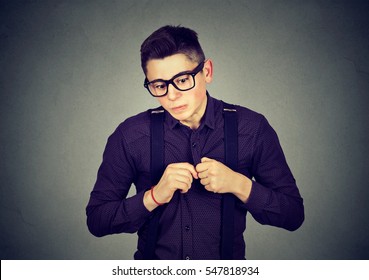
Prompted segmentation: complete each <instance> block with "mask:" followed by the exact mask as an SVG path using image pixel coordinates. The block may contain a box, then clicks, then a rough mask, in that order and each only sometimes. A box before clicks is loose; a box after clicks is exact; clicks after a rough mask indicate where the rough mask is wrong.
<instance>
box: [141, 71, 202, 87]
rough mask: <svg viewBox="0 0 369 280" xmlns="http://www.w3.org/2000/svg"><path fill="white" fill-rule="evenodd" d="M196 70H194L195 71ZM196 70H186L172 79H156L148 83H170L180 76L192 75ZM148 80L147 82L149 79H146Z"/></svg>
mask: <svg viewBox="0 0 369 280" xmlns="http://www.w3.org/2000/svg"><path fill="white" fill-rule="evenodd" d="M196 68H197V67H196ZM196 68H195V69H196ZM195 69H194V70H195ZM194 70H186V71H182V72H179V73H177V74H175V75H174V76H173V77H172V78H170V79H169V80H164V79H155V80H152V81H148V82H149V83H156V82H168V81H170V80H172V79H174V78H176V77H178V76H181V75H185V74H189V73H192V72H193V71H194ZM146 80H147V78H146Z"/></svg>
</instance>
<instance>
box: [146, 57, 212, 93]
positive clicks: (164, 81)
mask: <svg viewBox="0 0 369 280" xmlns="http://www.w3.org/2000/svg"><path fill="white" fill-rule="evenodd" d="M205 62H206V60H204V61H202V62H200V63H199V65H197V66H196V67H195V69H193V70H192V71H183V72H180V73H178V74H176V75H174V76H173V77H172V78H171V79H170V80H163V79H156V80H153V81H151V82H149V81H148V80H147V78H145V81H144V87H145V88H146V89H147V90H148V92H149V93H150V94H151V95H152V96H153V97H163V96H166V95H167V94H168V89H169V85H170V84H171V85H173V86H174V88H176V89H177V90H179V91H188V90H191V89H193V88H194V87H195V86H196V79H195V76H196V75H197V74H198V73H199V72H200V71H202V69H204V65H205ZM182 75H190V76H192V79H193V86H192V87H190V88H188V89H180V88H178V86H177V85H176V84H175V83H174V80H175V79H176V78H178V77H180V76H182ZM156 82H163V83H165V85H166V87H167V91H166V92H165V93H164V94H163V95H154V94H153V93H151V91H150V89H149V85H150V84H151V83H156Z"/></svg>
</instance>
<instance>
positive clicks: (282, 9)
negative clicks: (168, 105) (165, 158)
mask: <svg viewBox="0 0 369 280" xmlns="http://www.w3.org/2000/svg"><path fill="white" fill-rule="evenodd" d="M367 3H368V1H339V0H337V1H318V0H316V1H257V0H255V1H199V0H195V1H193V0H190V1H168V2H167V1H23V2H20V1H5V2H4V1H1V4H0V5H1V6H0V8H1V9H0V16H1V17H0V19H1V22H0V40H1V43H0V50H1V56H0V71H1V72H0V92H1V95H0V106H1V107H0V121H1V134H0V140H1V150H0V152H1V155H0V162H1V164H0V185H1V196H0V205H1V207H0V223H1V232H0V257H1V259H131V258H132V255H133V252H134V249H135V246H136V235H135V234H133V235H130V234H120V235H113V236H107V237H103V238H96V237H93V236H92V235H91V234H90V233H89V232H88V230H87V227H86V217H85V206H86V204H87V202H88V198H89V193H90V191H91V190H92V187H93V184H94V182H95V179H96V172H97V169H98V167H99V165H100V162H101V156H102V152H103V149H104V147H105V143H106V139H107V137H108V136H109V135H110V134H111V133H112V132H113V130H114V129H115V127H116V126H117V125H118V124H119V123H120V122H121V121H123V120H124V119H125V118H127V117H129V116H131V115H134V114H136V113H139V112H141V111H143V110H146V109H147V108H149V107H154V106H156V105H157V103H156V101H155V100H154V99H153V98H151V97H150V96H149V95H148V93H147V92H146V91H145V89H144V88H143V86H142V82H143V78H144V76H143V74H142V72H141V69H140V61H139V48H140V45H141V43H142V41H143V40H144V39H145V38H146V37H147V36H148V35H149V34H150V33H151V32H153V31H154V30H155V29H157V28H159V27H161V26H162V25H165V24H175V25H177V24H182V25H184V26H188V27H191V28H193V29H195V30H196V31H197V32H198V33H199V38H200V43H201V44H202V46H203V48H204V50H205V54H206V56H207V57H209V58H212V59H213V61H214V68H215V70H214V71H215V76H214V82H213V83H212V84H211V85H210V87H209V91H210V93H211V94H212V95H213V96H214V97H216V98H220V99H223V100H225V101H228V102H231V103H237V104H241V105H244V106H246V107H249V108H250V109H253V110H255V111H258V112H260V113H262V114H264V115H265V116H266V117H267V118H268V120H269V121H270V123H271V124H272V126H273V127H274V128H275V129H276V131H277V132H278V135H279V137H280V141H281V144H282V146H283V149H284V151H285V154H286V157H287V160H288V163H289V165H290V167H291V169H292V171H293V173H294V175H295V177H296V180H297V183H298V186H299V188H300V191H301V194H302V196H303V198H304V204H305V209H306V220H305V223H304V224H303V226H302V227H301V228H300V229H299V230H298V231H296V232H292V233H291V232H287V231H285V230H281V229H278V228H273V227H269V226H262V225H259V224H257V223H256V222H255V221H254V220H253V219H252V217H251V216H248V217H249V218H248V224H247V226H248V229H247V233H246V234H245V237H246V241H247V257H248V258H250V259H368V258H369V237H368V236H369V235H368V232H369V204H368V203H369V190H368V187H369V184H368V178H367V174H368V172H367V169H368V167H369V164H368V155H369V153H368V143H369V133H368V128H369V125H368V124H369V115H368V110H367V106H368V99H369V98H368V89H369V32H368V28H369V22H368V19H369V7H368V4H367Z"/></svg>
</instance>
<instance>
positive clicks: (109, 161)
mask: <svg viewBox="0 0 369 280" xmlns="http://www.w3.org/2000/svg"><path fill="white" fill-rule="evenodd" d="M135 175H136V174H135V169H134V164H133V161H132V159H131V157H130V156H129V154H128V152H127V149H126V145H125V142H124V138H123V136H122V134H121V132H120V131H119V129H117V130H116V131H115V132H114V133H113V134H112V135H111V136H110V137H109V139H108V142H107V144H106V147H105V151H104V155H103V161H102V163H101V166H100V168H99V170H98V174H97V180H96V183H95V186H94V188H93V191H92V192H91V195H90V200H89V202H88V205H87V207H86V214H87V225H88V228H89V230H90V232H91V233H92V234H93V235H95V236H98V237H100V236H104V235H108V234H113V233H121V232H129V233H132V232H136V231H137V230H138V229H139V228H140V227H141V226H142V225H143V223H144V222H145V221H146V219H147V218H148V217H149V216H150V212H149V211H148V210H147V209H146V207H145V206H144V204H143V196H144V191H142V192H139V193H137V194H136V195H134V196H132V197H130V198H126V197H127V194H128V191H129V189H130V187H131V185H132V182H133V179H134V177H135Z"/></svg>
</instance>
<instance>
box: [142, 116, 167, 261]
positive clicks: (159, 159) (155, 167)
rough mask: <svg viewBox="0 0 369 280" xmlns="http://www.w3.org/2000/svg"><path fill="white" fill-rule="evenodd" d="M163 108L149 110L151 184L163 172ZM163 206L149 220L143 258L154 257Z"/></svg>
mask: <svg viewBox="0 0 369 280" xmlns="http://www.w3.org/2000/svg"><path fill="white" fill-rule="evenodd" d="M164 116H165V114H164V110H163V109H158V110H152V111H151V116H150V119H151V126H150V130H151V140H150V144H151V156H150V166H151V167H150V168H151V184H152V186H154V185H156V184H157V183H158V182H159V180H160V178H161V176H162V174H163V172H164ZM162 210H163V206H161V207H158V208H156V209H155V210H154V213H153V215H152V217H151V219H150V220H149V227H148V235H147V240H146V247H145V251H144V256H143V257H144V259H145V260H152V259H155V245H156V241H157V238H158V228H159V219H160V216H161V212H162Z"/></svg>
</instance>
